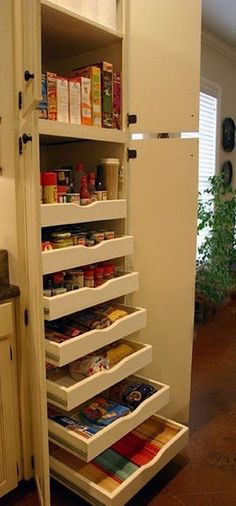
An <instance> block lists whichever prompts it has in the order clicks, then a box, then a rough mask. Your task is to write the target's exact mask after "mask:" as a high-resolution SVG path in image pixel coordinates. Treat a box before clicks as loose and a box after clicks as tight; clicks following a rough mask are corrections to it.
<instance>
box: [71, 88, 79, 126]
mask: <svg viewBox="0 0 236 506" xmlns="http://www.w3.org/2000/svg"><path fill="white" fill-rule="evenodd" d="M69 121H70V123H75V124H77V125H81V84H80V82H79V81H75V80H74V79H70V80H69Z"/></svg>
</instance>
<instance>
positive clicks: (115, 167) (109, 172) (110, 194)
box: [99, 158, 120, 200]
mask: <svg viewBox="0 0 236 506" xmlns="http://www.w3.org/2000/svg"><path fill="white" fill-rule="evenodd" d="M99 164H100V165H102V167H103V170H104V186H105V188H106V190H107V198H108V200H116V199H118V176H119V167H120V161H119V159H118V158H103V159H102V160H101V161H100V162H99ZM104 200H105V199H104Z"/></svg>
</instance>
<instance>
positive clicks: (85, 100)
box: [74, 77, 92, 125]
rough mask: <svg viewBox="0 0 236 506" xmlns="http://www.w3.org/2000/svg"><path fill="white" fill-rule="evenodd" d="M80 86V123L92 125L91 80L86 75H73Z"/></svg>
mask: <svg viewBox="0 0 236 506" xmlns="http://www.w3.org/2000/svg"><path fill="white" fill-rule="evenodd" d="M74 81H75V82H79V83H80V86H81V123H82V125H92V106H91V81H90V79H88V78H87V77H75V78H74Z"/></svg>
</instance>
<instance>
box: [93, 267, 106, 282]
mask: <svg viewBox="0 0 236 506" xmlns="http://www.w3.org/2000/svg"><path fill="white" fill-rule="evenodd" d="M103 275H104V268H103V267H95V269H94V284H95V286H100V285H102V284H103V283H104V279H103Z"/></svg>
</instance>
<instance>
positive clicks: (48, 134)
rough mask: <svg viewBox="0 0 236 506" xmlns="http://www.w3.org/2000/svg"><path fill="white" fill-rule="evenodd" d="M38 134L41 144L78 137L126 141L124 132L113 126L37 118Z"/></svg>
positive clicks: (119, 142)
mask: <svg viewBox="0 0 236 506" xmlns="http://www.w3.org/2000/svg"><path fill="white" fill-rule="evenodd" d="M39 134H40V139H41V143H42V144H44V145H45V144H60V143H61V142H71V141H75V140H79V139H81V140H82V139H84V140H86V139H87V140H93V141H102V142H115V143H118V144H123V143H125V142H126V133H125V132H123V131H122V130H116V129H115V128H99V127H95V126H87V125H73V124H71V123H62V122H60V121H50V120H48V119H39Z"/></svg>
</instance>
